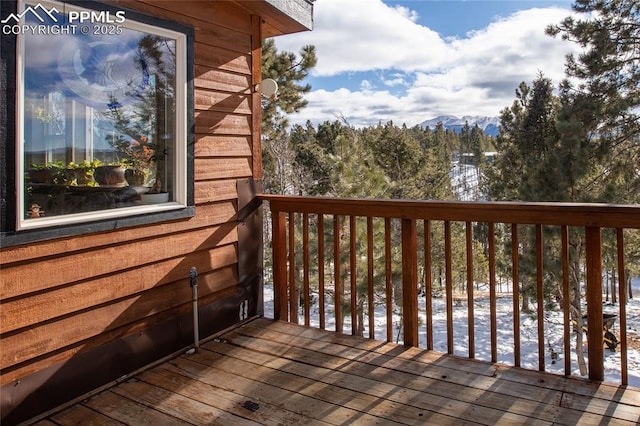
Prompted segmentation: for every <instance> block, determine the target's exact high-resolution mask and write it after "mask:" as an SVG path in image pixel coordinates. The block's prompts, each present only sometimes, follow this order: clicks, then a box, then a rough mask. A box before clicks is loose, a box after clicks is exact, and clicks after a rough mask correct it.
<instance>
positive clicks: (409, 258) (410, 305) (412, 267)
mask: <svg viewBox="0 0 640 426" xmlns="http://www.w3.org/2000/svg"><path fill="white" fill-rule="evenodd" d="M402 307H403V308H402V318H403V327H404V345H405V346H418V240H417V229H416V221H415V220H414V219H402Z"/></svg>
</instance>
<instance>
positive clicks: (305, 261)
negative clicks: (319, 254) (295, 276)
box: [302, 213, 311, 327]
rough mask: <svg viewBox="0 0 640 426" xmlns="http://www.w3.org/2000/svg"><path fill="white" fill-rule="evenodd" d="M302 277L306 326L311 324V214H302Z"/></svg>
mask: <svg viewBox="0 0 640 426" xmlns="http://www.w3.org/2000/svg"><path fill="white" fill-rule="evenodd" d="M302 275H303V279H302V282H303V284H302V285H303V297H304V325H305V326H307V327H309V325H310V324H311V304H310V294H309V293H310V289H309V213H303V214H302Z"/></svg>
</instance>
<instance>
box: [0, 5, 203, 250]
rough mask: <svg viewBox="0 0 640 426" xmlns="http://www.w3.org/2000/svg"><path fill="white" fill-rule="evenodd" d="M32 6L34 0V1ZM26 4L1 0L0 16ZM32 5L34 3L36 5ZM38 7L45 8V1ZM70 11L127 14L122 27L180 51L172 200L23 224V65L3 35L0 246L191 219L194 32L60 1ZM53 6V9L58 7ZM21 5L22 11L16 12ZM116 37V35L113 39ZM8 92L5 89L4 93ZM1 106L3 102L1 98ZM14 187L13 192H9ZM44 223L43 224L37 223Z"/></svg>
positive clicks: (18, 44)
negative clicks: (169, 41) (165, 40)
mask: <svg viewBox="0 0 640 426" xmlns="http://www.w3.org/2000/svg"><path fill="white" fill-rule="evenodd" d="M32 1H33V0H32ZM24 3H25V2H24V0H12V1H9V2H7V1H5V0H3V1H2V5H0V14H1V16H2V17H3V19H4V17H5V16H7V15H8V14H9V13H15V12H16V11H17V10H22V7H24V6H23V5H24ZM35 3H38V2H37V1H35ZM40 3H43V4H45V3H48V4H51V3H49V2H47V1H46V0H44V1H41V2H40ZM57 3H64V6H65V11H68V10H89V11H91V10H94V11H105V12H107V11H108V12H111V13H113V14H115V13H116V12H118V11H125V15H126V21H125V23H127V24H126V27H127V28H132V29H135V30H139V31H144V32H146V33H150V34H156V35H161V36H162V35H165V36H167V35H168V36H170V37H171V38H174V39H176V43H179V44H180V45H181V48H178V49H176V126H177V129H178V130H176V135H177V136H176V141H175V146H174V148H175V149H174V157H175V158H174V161H173V162H172V167H171V168H172V169H173V170H172V173H173V192H174V195H173V199H174V200H175V201H173V202H172V201H170V202H168V203H164V204H156V205H145V206H134V207H121V208H115V209H107V210H96V211H92V212H85V213H75V214H69V215H60V216H52V217H48V218H47V217H44V218H37V219H28V220H27V219H24V213H25V211H24V209H25V208H24V192H25V185H24V183H25V182H24V172H25V166H26V165H25V164H24V140H23V135H22V133H23V129H24V78H23V75H24V64H23V63H22V60H23V59H22V56H23V55H21V52H22V51H23V50H22V49H24V37H22V36H18V35H13V36H5V35H4V34H3V37H2V38H3V40H2V63H4V64H6V67H5V70H6V71H5V73H4V75H2V72H0V83H2V84H0V87H2V88H3V90H2V92H3V93H2V94H1V95H0V96H3V97H4V96H6V99H5V100H6V102H4V105H6V107H5V108H6V109H5V111H0V125H2V124H4V122H5V118H6V126H7V127H6V129H7V131H6V132H4V134H3V135H0V144H1V145H4V146H1V147H0V153H1V154H3V157H2V158H0V166H5V167H3V170H4V172H3V173H2V175H3V176H1V177H2V182H0V195H1V199H2V201H3V202H2V205H1V206H0V207H1V209H2V218H1V221H0V226H1V227H2V229H1V231H2V234H1V236H2V243H1V245H2V246H7V245H15V244H22V243H26V242H31V241H39V240H46V239H50V238H59V237H63V236H73V235H81V234H84V233H88V232H96V231H104V230H113V229H119V228H124V227H129V226H140V225H145V224H150V223H157V222H162V221H167V220H175V219H181V218H188V217H192V216H194V214H195V206H194V182H193V168H194V142H195V135H194V132H193V128H194V94H193V92H194V85H193V73H194V71H193V70H194V30H193V27H190V26H187V25H183V24H179V23H176V22H173V21H168V20H166V19H163V18H157V17H154V16H150V15H146V14H143V13H140V12H138V11H135V10H131V9H126V8H121V7H116V6H113V5H108V4H103V3H100V2H96V1H77V0H73V1H64V2H63V1H60V0H57ZM57 3H53V4H57ZM19 6H21V7H20V8H19ZM114 37H117V35H114ZM5 88H6V89H5ZM0 101H2V99H0ZM12 186H13V190H12ZM41 219H42V220H41Z"/></svg>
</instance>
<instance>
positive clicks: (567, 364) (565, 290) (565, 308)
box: [560, 225, 571, 377]
mask: <svg viewBox="0 0 640 426" xmlns="http://www.w3.org/2000/svg"><path fill="white" fill-rule="evenodd" d="M560 233H561V236H562V254H561V256H562V316H563V320H564V332H563V334H564V338H563V339H564V353H565V356H564V375H565V376H567V377H568V376H570V375H571V356H569V354H571V316H570V311H571V303H570V302H571V301H570V300H569V297H570V295H569V227H568V226H566V225H563V226H562V228H561V229H560Z"/></svg>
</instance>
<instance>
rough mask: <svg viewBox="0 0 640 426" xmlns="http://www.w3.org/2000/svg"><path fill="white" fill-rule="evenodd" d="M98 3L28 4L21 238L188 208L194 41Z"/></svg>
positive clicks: (23, 22) (24, 13)
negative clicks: (87, 6)
mask: <svg viewBox="0 0 640 426" xmlns="http://www.w3.org/2000/svg"><path fill="white" fill-rule="evenodd" d="M78 4H81V5H83V6H84V5H85V4H84V3H82V2H78ZM89 4H91V7H93V8H94V9H93V10H88V9H85V8H83V7H79V6H76V5H75V4H70V3H66V2H65V3H63V2H57V1H56V2H53V1H39V2H36V1H31V0H29V1H24V2H19V3H18V11H19V12H20V13H18V14H16V18H19V19H20V25H19V26H16V28H17V30H16V32H18V33H17V49H16V50H17V55H16V57H17V71H16V73H17V83H16V93H17V96H16V103H17V108H16V115H17V120H16V123H17V124H16V129H15V130H16V132H15V133H16V140H17V146H16V158H17V164H16V189H17V195H16V198H17V199H16V205H17V212H16V229H17V230H18V231H19V230H28V229H33V228H43V227H50V226H55V225H68V224H77V223H83V222H91V221H96V220H108V219H117V218H122V217H126V216H132V215H140V214H147V213H154V212H166V211H171V210H176V209H183V208H185V207H186V206H187V205H188V198H189V195H188V187H189V184H188V181H189V179H188V169H189V167H188V166H189V165H188V164H187V163H188V161H187V160H188V157H189V155H188V154H189V153H188V146H190V145H192V144H190V143H189V142H188V141H189V136H188V124H187V121H188V120H187V114H188V111H187V108H188V103H187V97H188V93H187V92H188V90H187V87H188V85H187V82H188V77H187V72H188V56H190V55H188V53H187V50H188V49H187V47H188V46H187V38H188V37H187V36H188V35H187V34H186V33H185V32H183V31H179V30H178V31H177V30H176V28H178V29H181V28H180V27H179V26H178V25H175V24H172V25H166V23H165V22H164V21H159V20H157V19H156V18H149V17H145V18H148V19H141V15H138V14H135V13H131V12H130V11H124V10H117V9H114V8H113V7H112V6H106V5H105V6H104V7H103V5H100V4H97V3H93V2H92V3H89ZM143 21H146V22H143ZM150 22H151V23H150ZM163 23H164V25H163ZM18 30H19V31H18ZM3 31H5V29H3Z"/></svg>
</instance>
